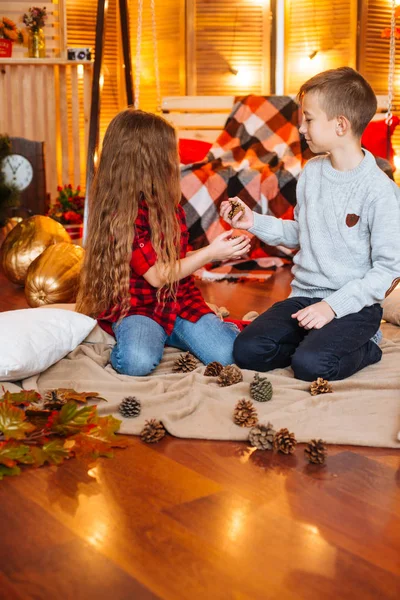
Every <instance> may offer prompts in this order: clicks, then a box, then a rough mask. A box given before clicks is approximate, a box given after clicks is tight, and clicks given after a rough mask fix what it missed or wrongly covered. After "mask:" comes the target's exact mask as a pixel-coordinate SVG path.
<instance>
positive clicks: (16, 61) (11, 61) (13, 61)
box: [0, 57, 93, 66]
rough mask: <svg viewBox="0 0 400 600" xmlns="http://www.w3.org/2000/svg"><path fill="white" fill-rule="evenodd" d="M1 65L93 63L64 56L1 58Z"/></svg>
mask: <svg viewBox="0 0 400 600" xmlns="http://www.w3.org/2000/svg"><path fill="white" fill-rule="evenodd" d="M0 65H34V66H40V65H90V66H92V65H93V61H91V60H66V59H64V58H12V57H11V58H0Z"/></svg>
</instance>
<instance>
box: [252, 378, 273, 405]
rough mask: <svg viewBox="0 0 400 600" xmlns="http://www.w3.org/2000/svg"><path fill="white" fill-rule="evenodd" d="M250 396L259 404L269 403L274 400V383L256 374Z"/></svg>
mask: <svg viewBox="0 0 400 600" xmlns="http://www.w3.org/2000/svg"><path fill="white" fill-rule="evenodd" d="M250 396H251V397H252V398H253V400H256V401H257V402H268V400H271V398H272V383H271V382H270V381H268V379H267V378H266V377H260V376H259V374H258V373H256V374H255V375H254V379H253V381H252V382H251V384H250Z"/></svg>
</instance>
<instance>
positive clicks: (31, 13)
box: [23, 6, 47, 58]
mask: <svg viewBox="0 0 400 600" xmlns="http://www.w3.org/2000/svg"><path fill="white" fill-rule="evenodd" d="M46 20H47V12H46V7H45V6H44V7H43V8H40V7H39V6H31V7H30V8H29V9H28V12H27V13H25V14H24V16H23V22H24V24H25V25H26V28H27V30H28V32H29V39H28V54H29V58H46V42H45V38H44V32H43V27H44V26H45V23H46Z"/></svg>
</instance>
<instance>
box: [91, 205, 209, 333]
mask: <svg viewBox="0 0 400 600" xmlns="http://www.w3.org/2000/svg"><path fill="white" fill-rule="evenodd" d="M177 217H178V220H179V224H180V228H181V253H180V257H181V258H183V257H184V256H186V252H187V247H188V239H189V232H188V230H187V227H186V221H185V212H184V210H183V208H182V207H181V206H178V207H177ZM135 232H136V235H135V237H134V240H133V245H132V258H131V264H130V266H131V275H130V286H129V291H130V294H131V308H130V310H129V313H128V315H144V316H145V317H150V318H151V319H153V321H156V323H158V324H159V325H161V327H163V328H164V329H165V332H166V333H167V334H168V335H170V334H171V333H172V330H173V328H174V325H175V321H176V317H177V316H179V317H181V318H182V319H187V320H188V321H192V322H195V321H198V320H199V319H200V317H202V316H203V315H205V314H207V313H211V312H212V310H211V309H210V308H209V307H208V306H207V304H206V303H205V301H204V299H203V297H202V295H201V292H200V290H198V289H197V287H196V286H195V284H194V279H193V277H192V275H190V276H189V277H185V278H184V279H181V280H180V281H179V285H178V289H177V293H176V301H173V300H172V299H171V298H168V297H167V298H166V299H165V304H164V303H163V302H158V301H157V288H155V287H153V286H151V285H150V284H149V283H148V282H147V281H146V280H145V278H144V277H143V275H144V274H145V273H146V272H147V271H148V270H149V269H150V267H152V266H153V265H154V264H155V263H156V261H157V255H156V253H155V251H154V249H153V246H152V245H151V240H150V225H149V210H148V208H147V205H146V203H145V201H143V202H141V203H140V205H139V210H138V215H137V219H136V222H135ZM128 315H127V316H128ZM119 316H120V312H119V311H118V310H117V311H116V312H115V313H113V314H112V315H110V314H109V311H106V312H105V313H102V314H101V315H99V317H98V322H99V325H100V326H101V327H102V328H103V329H104V330H105V331H107V333H111V334H112V335H113V331H112V327H111V325H112V323H115V322H116V321H118V319H119Z"/></svg>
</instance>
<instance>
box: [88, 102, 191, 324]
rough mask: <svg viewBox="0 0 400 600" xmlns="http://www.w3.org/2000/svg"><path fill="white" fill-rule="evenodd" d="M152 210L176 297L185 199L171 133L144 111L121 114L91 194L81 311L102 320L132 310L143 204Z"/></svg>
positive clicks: (155, 241)
mask: <svg viewBox="0 0 400 600" xmlns="http://www.w3.org/2000/svg"><path fill="white" fill-rule="evenodd" d="M142 198H144V199H145V200H146V204H147V206H148V209H149V223H150V230H151V242H152V245H153V248H154V250H155V252H156V254H157V260H158V261H159V262H160V263H162V264H163V265H165V267H166V286H165V291H166V293H167V294H168V293H170V294H172V295H174V293H175V289H176V283H175V273H176V269H177V265H178V262H179V253H180V227H179V223H178V219H177V215H176V207H177V205H178V204H179V201H180V198H181V190H180V173H179V157H178V149H177V140H176V134H175V130H174V128H173V127H172V126H171V125H170V124H169V123H167V121H165V120H164V119H163V118H161V117H158V116H156V115H153V114H151V113H146V112H143V111H141V110H133V109H128V110H124V111H123V112H121V113H119V114H118V115H117V116H116V117H115V118H114V119H113V120H112V121H111V123H110V125H109V126H108V128H107V131H106V134H105V137H104V142H103V149H102V153H101V157H100V162H99V165H98V169H97V172H96V175H95V177H94V180H93V184H92V186H91V189H90V211H89V223H88V232H87V237H86V239H87V242H86V246H85V258H84V263H83V268H82V272H81V279H80V287H79V292H78V298H77V310H78V311H79V312H82V313H85V314H87V315H90V316H93V317H97V316H98V315H99V314H100V313H102V312H103V311H107V312H115V311H116V310H117V309H118V308H119V310H120V317H121V318H122V317H123V316H125V315H126V314H127V312H128V310H129V306H130V293H129V280H130V260H131V255H132V242H133V239H134V235H135V232H134V223H135V221H136V217H137V214H138V206H139V202H140V201H141V199H142Z"/></svg>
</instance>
